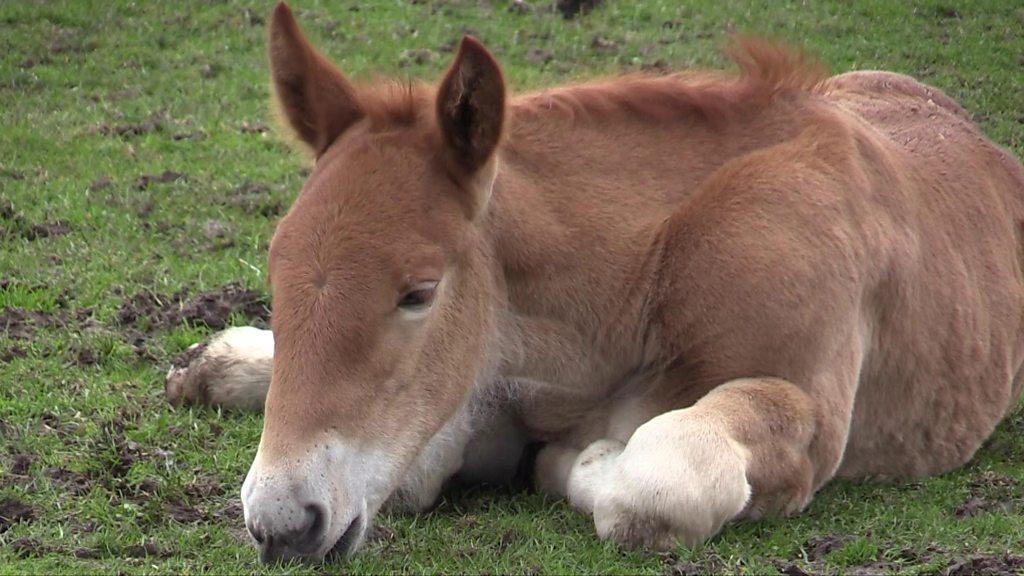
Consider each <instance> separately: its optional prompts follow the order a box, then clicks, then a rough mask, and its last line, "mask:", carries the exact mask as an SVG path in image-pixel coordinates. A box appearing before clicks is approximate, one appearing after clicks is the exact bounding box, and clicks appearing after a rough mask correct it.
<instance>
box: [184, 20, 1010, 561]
mask: <svg viewBox="0 0 1024 576" xmlns="http://www.w3.org/2000/svg"><path fill="white" fill-rule="evenodd" d="M268 27H269V33H268V47H269V48H268V51H269V60H270V68H271V76H272V82H271V84H272V87H273V92H274V94H275V97H276V102H277V105H278V107H279V109H280V115H281V117H282V121H283V123H284V124H286V125H287V126H288V127H290V129H291V130H292V131H293V132H294V134H295V136H296V137H297V139H298V140H299V141H300V142H301V143H303V145H304V146H305V147H307V148H308V149H309V150H310V151H311V153H312V155H313V157H314V158H315V165H314V167H313V169H312V172H311V174H310V175H309V177H308V180H307V181H306V183H305V185H304V186H303V188H302V190H301V192H300V193H299V195H298V197H297V199H296V200H295V202H294V204H293V205H292V206H291V208H290V210H289V211H288V212H287V214H286V215H285V216H284V217H283V218H282V219H281V220H280V222H279V223H278V225H277V228H276V231H275V233H274V236H273V240H272V242H271V244H270V248H269V257H268V267H267V270H268V282H269V286H270V290H271V292H272V299H273V306H272V307H273V318H272V332H271V331H265V330H258V329H256V328H252V327H240V328H233V329H229V330H227V331H225V332H222V333H220V334H217V335H215V336H214V337H213V338H212V339H211V340H210V341H209V342H207V343H205V344H202V345H197V347H196V348H194V349H192V350H190V351H189V353H188V358H187V359H186V361H185V362H183V363H181V364H180V365H178V366H177V367H176V368H172V370H171V371H170V373H169V374H168V377H167V382H166V394H167V397H168V399H169V400H170V401H171V402H172V403H174V404H182V403H199V404H212V405H219V406H223V407H226V408H235V409H252V410H261V409H262V410H263V411H264V423H263V431H262V437H261V439H260V443H259V447H258V450H257V452H256V456H255V459H254V461H253V463H252V466H251V469H250V470H249V472H248V475H247V476H246V478H245V481H244V484H243V485H242V488H241V499H242V503H243V507H244V517H245V523H246V526H247V528H248V531H249V532H250V533H251V535H252V537H253V539H254V540H255V543H256V546H257V547H258V548H259V554H260V557H261V559H262V560H263V561H275V560H282V559H289V558H303V559H312V560H317V559H322V558H325V557H344V556H345V555H348V554H351V553H353V552H354V551H355V550H357V549H358V548H359V546H360V544H361V543H362V542H363V541H364V539H365V537H366V534H367V530H368V528H369V527H370V525H371V522H372V521H373V518H374V517H375V515H376V514H377V513H378V512H379V511H380V510H381V509H382V508H383V507H384V506H389V507H395V508H398V509H408V510H412V511H417V510H423V509H425V508H427V507H429V506H430V505H431V504H432V503H433V502H434V501H435V499H436V498H437V497H438V494H439V491H440V490H441V488H442V485H443V484H444V483H445V482H446V481H447V480H449V479H450V478H452V477H454V476H456V475H457V476H459V477H461V478H464V479H468V480H469V481H479V482H502V481H508V480H509V478H511V477H512V476H513V475H514V474H515V471H516V469H517V467H518V466H519V464H520V461H521V459H523V458H525V456H524V454H526V453H527V452H528V451H527V450H526V449H525V448H524V447H526V446H527V445H538V444H539V445H541V446H542V447H541V448H540V451H539V452H537V453H536V454H535V462H534V467H533V478H532V480H533V482H534V485H535V486H536V487H537V489H538V490H540V491H543V492H545V493H548V494H552V495H555V496H558V497H564V498H567V499H568V500H569V502H570V503H571V504H572V506H574V507H575V508H577V509H579V510H580V511H582V512H583V513H585V514H588V515H590V516H592V518H593V522H594V526H595V528H596V532H597V535H598V536H599V537H600V538H602V539H606V540H610V541H613V542H616V543H619V544H621V545H623V546H627V547H646V548H650V549H666V548H671V547H674V546H677V545H680V544H682V545H695V544H697V543H700V542H703V541H705V540H706V539H708V538H710V537H712V536H714V535H715V534H716V533H718V532H719V531H720V529H721V528H722V526H723V525H724V524H726V523H727V522H733V521H737V520H740V519H755V520H756V519H758V518H761V517H764V516H766V515H790V514H795V513H798V512H800V511H801V510H803V509H804V508H805V507H806V506H807V505H808V503H809V502H810V501H811V499H812V498H813V496H814V494H815V492H816V491H817V490H819V489H820V488H821V487H822V486H823V485H825V484H826V483H827V482H829V481H830V480H831V479H833V478H837V477H842V478H864V477H921V476H927V475H934V474H940V473H943V472H945V471H948V470H951V469H953V468H956V467H958V466H961V465H962V464H964V463H965V462H967V461H968V460H969V459H970V458H971V457H972V455H973V454H974V453H975V451H976V450H977V449H978V447H979V445H980V444H981V443H982V442H983V441H984V440H985V439H986V438H987V437H988V436H989V435H990V434H991V433H992V432H993V430H994V428H995V427H996V425H997V424H998V423H999V421H1000V420H1001V419H1002V418H1003V417H1004V416H1005V415H1006V414H1007V413H1008V412H1009V411H1010V410H1012V409H1013V407H1014V406H1015V405H1016V404H1017V402H1018V400H1019V398H1020V396H1021V388H1022V386H1021V373H1022V372H1021V365H1022V362H1024V326H1022V319H1024V317H1022V312H1024V276H1022V254H1024V252H1022V248H1024V244H1022V228H1021V226H1022V223H1024V170H1022V167H1021V164H1020V162H1019V161H1018V160H1016V159H1015V158H1014V157H1013V156H1011V154H1010V153H1008V152H1007V151H1005V150H1004V149H1002V148H1000V147H999V146H997V145H995V144H993V143H992V142H991V141H989V140H988V139H987V138H986V137H985V136H984V135H983V134H982V133H981V131H980V130H979V129H978V128H977V127H976V126H975V125H974V124H973V123H972V121H971V119H970V117H969V115H968V113H967V112H965V110H964V109H963V108H961V106H959V105H958V104H957V103H956V102H955V101H954V100H953V99H951V98H950V97H949V96H947V95H945V94H944V93H943V92H941V91H940V90H938V89H936V88H932V87H929V86H927V85H924V84H922V83H920V82H918V81H916V80H914V79H912V78H910V77H908V76H904V75H900V74H895V73H890V72H882V71H858V72H849V73H844V74H840V75H837V76H831V77H830V76H828V75H827V74H825V73H823V72H822V69H821V66H819V65H817V64H816V63H815V61H814V60H813V59H811V58H809V57H806V56H803V55H802V53H800V52H795V51H792V50H789V49H786V48H782V47H780V46H778V45H776V44H773V43H771V42H768V41H762V40H740V41H738V44H737V45H736V47H735V48H734V49H732V51H731V55H732V58H733V60H734V61H735V62H736V64H737V66H738V72H737V73H728V72H721V71H691V72H683V73H677V74H670V75H661V76H650V75H647V76H644V75H639V76H637V75H633V76H623V77H616V78H611V79H607V80H599V81H592V82H587V83H581V84H576V85H571V86H563V87H555V88H550V89H546V90H542V91H537V92H531V93H525V94H523V95H519V96H516V97H512V96H511V95H510V91H509V88H508V87H507V86H506V82H505V80H504V77H503V75H502V70H501V66H500V65H499V63H498V61H497V60H496V59H495V57H494V56H493V55H492V54H491V53H490V52H488V50H487V49H486V48H485V47H484V46H483V45H482V44H481V43H480V42H479V41H477V40H475V39H473V38H471V37H466V38H464V39H463V40H462V42H461V45H460V46H459V47H458V51H457V54H456V55H455V56H454V59H453V62H452V63H451V65H450V67H449V68H448V69H447V71H446V73H445V74H444V76H443V77H442V78H441V80H440V81H439V82H438V83H437V84H436V85H430V84H425V83H409V82H405V83H402V82H393V81H386V80H378V81H367V82H357V81H353V80H350V79H349V78H348V77H346V76H345V75H344V74H343V73H342V72H340V71H339V70H338V68H336V67H335V66H334V65H333V64H332V63H331V62H330V61H329V60H328V59H327V58H326V57H325V56H323V55H322V54H321V53H320V52H318V51H317V50H316V49H315V48H314V47H313V46H312V45H311V44H310V43H309V41H308V40H307V39H306V38H305V36H304V35H303V33H302V31H301V30H300V28H299V26H298V24H297V23H296V21H295V19H294V17H293V15H292V13H291V12H290V10H289V8H288V7H287V6H286V5H285V4H283V3H282V4H279V5H278V6H277V7H276V8H275V9H274V11H273V13H272V16H271V18H270V19H269V25H268Z"/></svg>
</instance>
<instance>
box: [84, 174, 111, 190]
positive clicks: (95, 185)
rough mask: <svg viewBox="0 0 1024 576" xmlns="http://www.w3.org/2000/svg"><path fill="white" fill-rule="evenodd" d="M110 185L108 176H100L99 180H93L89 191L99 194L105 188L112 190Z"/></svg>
mask: <svg viewBox="0 0 1024 576" xmlns="http://www.w3.org/2000/svg"><path fill="white" fill-rule="evenodd" d="M110 184H111V182H110V178H107V177H106V176H100V177H99V178H97V179H95V180H93V181H92V183H91V184H89V191H90V192H99V191H100V190H103V189H105V188H110Z"/></svg>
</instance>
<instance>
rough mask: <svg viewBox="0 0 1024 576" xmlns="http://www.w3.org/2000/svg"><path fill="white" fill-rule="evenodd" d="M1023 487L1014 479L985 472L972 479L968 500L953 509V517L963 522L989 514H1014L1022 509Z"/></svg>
mask: <svg viewBox="0 0 1024 576" xmlns="http://www.w3.org/2000/svg"><path fill="white" fill-rule="evenodd" d="M1020 494H1021V486H1020V483H1019V482H1018V481H1016V480H1014V479H1013V478H1010V477H1008V476H1004V475H1002V474H997V473H995V472H990V471H989V472H984V473H982V474H980V475H979V476H976V477H975V478H972V479H971V483H970V494H969V495H968V496H967V499H966V500H964V501H963V502H962V503H961V504H960V505H958V506H957V507H956V508H955V509H953V516H955V517H956V518H958V519H960V520H963V519H965V518H972V517H974V516H978V515H979V514H985V513H988V512H1002V513H1008V512H1013V511H1016V510H1018V509H1020V508H1021V496H1020Z"/></svg>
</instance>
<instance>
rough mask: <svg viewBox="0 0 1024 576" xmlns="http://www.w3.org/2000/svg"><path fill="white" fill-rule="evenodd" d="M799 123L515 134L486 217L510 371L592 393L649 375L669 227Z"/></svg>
mask: <svg viewBox="0 0 1024 576" xmlns="http://www.w3.org/2000/svg"><path fill="white" fill-rule="evenodd" d="M783 116H786V117H783ZM791 116H793V113H792V111H787V112H785V114H783V113H782V112H779V113H776V114H762V115H758V116H756V117H753V118H750V119H749V122H744V123H739V122H736V123H733V124H732V125H730V126H727V127H717V128H713V127H710V126H708V125H706V124H704V123H700V122H697V121H689V120H683V121H680V122H677V123H674V124H654V123H650V122H648V123H643V122H641V121H636V120H634V121H626V120H619V121H616V122H608V123H598V122H589V123H588V122H574V121H564V119H555V120H554V121H549V122H547V124H546V125H545V124H544V123H542V122H540V121H539V120H538V119H537V118H531V119H529V122H523V123H522V124H520V125H518V126H516V125H513V127H512V130H511V135H510V139H509V141H508V142H507V144H506V146H505V148H504V149H503V150H502V155H501V157H500V158H499V172H498V178H497V182H496V184H495V190H494V194H493V197H492V200H491V205H490V207H489V209H488V220H487V222H486V228H487V231H488V232H487V233H488V235H489V238H490V242H491V243H492V245H493V252H494V254H495V258H496V264H495V273H496V274H499V275H500V276H501V278H500V283H501V284H503V285H504V286H506V287H507V295H508V297H507V301H506V302H504V303H503V306H504V307H505V321H504V327H503V330H504V331H505V332H506V334H505V335H504V336H503V342H504V344H503V346H502V348H503V352H502V353H503V355H504V358H505V362H504V366H503V369H502V371H503V372H504V376H506V377H511V378H523V379H529V380H539V381H545V382H558V383H559V384H560V385H565V386H568V387H583V388H586V387H595V386H597V387H600V386H601V383H602V382H608V383H609V385H611V384H610V383H611V382H615V381H621V379H622V376H623V374H628V373H630V372H633V371H635V370H636V369H637V368H638V367H640V365H641V364H642V363H643V361H644V358H645V357H646V356H648V355H649V353H650V351H648V350H645V349H644V347H645V342H646V341H647V336H648V334H647V331H648V323H647V318H646V317H645V313H646V310H647V309H648V307H649V304H650V299H651V298H652V294H651V287H652V285H653V284H654V280H655V278H656V276H657V274H658V269H659V263H660V260H661V257H662V254H661V248H662V242H661V240H662V235H661V233H662V231H663V230H664V226H663V224H664V222H665V221H666V220H667V219H668V218H669V217H670V216H671V215H672V214H674V213H675V212H677V211H678V210H680V209H682V207H683V206H684V205H685V203H686V202H687V200H688V199H689V198H690V197H691V196H692V195H693V194H695V193H697V192H698V191H699V190H700V185H701V183H702V182H703V181H704V180H705V179H706V178H707V177H708V176H709V175H710V174H711V173H712V172H714V171H715V170H716V169H717V168H718V167H720V166H722V165H723V164H725V163H726V162H728V161H729V160H730V159H732V158H735V157H737V156H740V155H742V154H744V153H746V152H749V151H751V150H754V149H757V148H761V147H764V146H767V145H770V144H772V143H775V142H779V141H782V140H785V139H788V138H790V137H792V136H793V135H794V134H795V133H797V132H798V131H799V125H800V124H801V122H796V121H794V120H793V119H792V118H788V117H791ZM531 122H532V123H531Z"/></svg>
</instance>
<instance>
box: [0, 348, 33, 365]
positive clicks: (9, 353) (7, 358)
mask: <svg viewBox="0 0 1024 576" xmlns="http://www.w3.org/2000/svg"><path fill="white" fill-rule="evenodd" d="M26 356H28V352H26V351H25V349H24V348H22V347H21V346H10V347H8V348H7V349H6V350H4V351H2V352H0V362H2V363H5V364H6V363H9V362H13V361H14V359H15V358H24V357H26Z"/></svg>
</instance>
